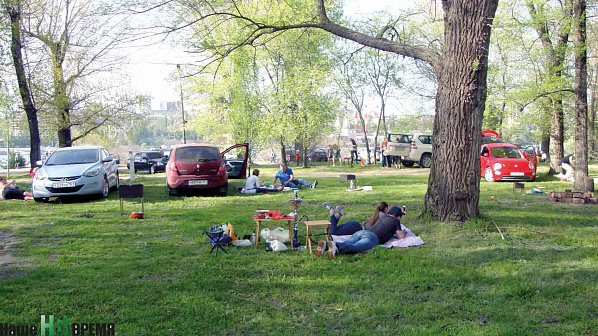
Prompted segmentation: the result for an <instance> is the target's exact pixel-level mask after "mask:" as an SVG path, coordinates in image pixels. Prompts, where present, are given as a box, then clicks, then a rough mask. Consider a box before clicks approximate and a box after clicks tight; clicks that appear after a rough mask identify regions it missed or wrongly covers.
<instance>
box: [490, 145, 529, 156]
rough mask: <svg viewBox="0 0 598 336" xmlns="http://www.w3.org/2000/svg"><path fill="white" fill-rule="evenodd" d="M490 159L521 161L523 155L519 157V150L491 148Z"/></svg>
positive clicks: (513, 148)
mask: <svg viewBox="0 0 598 336" xmlns="http://www.w3.org/2000/svg"><path fill="white" fill-rule="evenodd" d="M492 157H493V158H497V159H522V158H523V155H521V152H520V151H519V148H515V147H494V148H492Z"/></svg>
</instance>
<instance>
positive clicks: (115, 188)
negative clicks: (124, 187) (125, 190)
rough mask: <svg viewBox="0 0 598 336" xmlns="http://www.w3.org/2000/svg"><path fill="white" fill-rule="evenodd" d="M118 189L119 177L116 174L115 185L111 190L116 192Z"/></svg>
mask: <svg viewBox="0 0 598 336" xmlns="http://www.w3.org/2000/svg"><path fill="white" fill-rule="evenodd" d="M119 187H120V176H119V174H118V172H116V184H115V185H114V187H112V188H113V189H114V190H118V188H119Z"/></svg>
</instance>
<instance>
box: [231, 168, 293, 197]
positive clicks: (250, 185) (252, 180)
mask: <svg viewBox="0 0 598 336" xmlns="http://www.w3.org/2000/svg"><path fill="white" fill-rule="evenodd" d="M259 176H260V170H259V169H254V170H253V173H252V174H251V176H249V177H248V178H247V181H246V182H245V188H243V189H241V193H244V194H248V195H251V194H255V193H260V194H261V193H270V192H277V191H282V189H283V187H280V188H274V189H270V188H262V187H263V186H264V185H263V184H260V179H259Z"/></svg>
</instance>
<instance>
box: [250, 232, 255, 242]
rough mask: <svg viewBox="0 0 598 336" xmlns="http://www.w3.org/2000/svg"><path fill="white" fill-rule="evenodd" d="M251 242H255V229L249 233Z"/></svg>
mask: <svg viewBox="0 0 598 336" xmlns="http://www.w3.org/2000/svg"><path fill="white" fill-rule="evenodd" d="M251 243H252V244H255V231H253V234H252V235H251Z"/></svg>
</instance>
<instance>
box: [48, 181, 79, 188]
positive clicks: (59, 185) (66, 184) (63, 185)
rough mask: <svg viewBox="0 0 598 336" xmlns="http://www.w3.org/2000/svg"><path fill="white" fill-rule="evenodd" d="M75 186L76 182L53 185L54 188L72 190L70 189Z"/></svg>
mask: <svg viewBox="0 0 598 336" xmlns="http://www.w3.org/2000/svg"><path fill="white" fill-rule="evenodd" d="M74 186H75V182H60V183H54V185H52V187H54V188H70V187H74Z"/></svg>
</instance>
